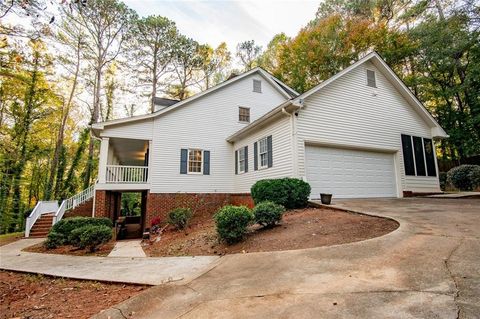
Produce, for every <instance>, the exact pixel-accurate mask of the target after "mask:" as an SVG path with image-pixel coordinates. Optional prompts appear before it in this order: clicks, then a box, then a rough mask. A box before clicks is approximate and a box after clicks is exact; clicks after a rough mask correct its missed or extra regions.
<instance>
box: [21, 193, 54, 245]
mask: <svg viewBox="0 0 480 319" xmlns="http://www.w3.org/2000/svg"><path fill="white" fill-rule="evenodd" d="M56 211H58V202H57V201H38V202H37V205H35V208H33V210H32V212H31V213H30V215H29V216H28V217H27V220H26V221H25V237H29V236H30V230H31V229H32V227H33V225H34V224H35V222H36V221H37V219H38V218H40V216H42V215H43V214H47V213H53V212H56Z"/></svg>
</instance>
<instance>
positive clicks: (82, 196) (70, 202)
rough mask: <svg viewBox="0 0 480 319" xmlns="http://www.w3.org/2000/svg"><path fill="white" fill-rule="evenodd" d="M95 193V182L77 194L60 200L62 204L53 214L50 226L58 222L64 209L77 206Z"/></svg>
mask: <svg viewBox="0 0 480 319" xmlns="http://www.w3.org/2000/svg"><path fill="white" fill-rule="evenodd" d="M94 194H95V184H92V185H90V186H89V187H88V188H86V189H84V190H83V191H81V192H80V193H78V194H75V195H73V196H72V197H70V198H67V199H65V200H64V201H62V204H61V205H60V207H59V208H58V210H57V211H56V213H55V216H54V217H53V219H52V226H53V225H55V224H56V223H58V222H59V221H60V220H61V219H62V218H63V215H64V214H65V212H66V211H68V210H70V209H73V208H75V207H77V206H78V205H81V204H83V203H85V202H86V201H88V200H89V199H91V198H92V197H93V196H94Z"/></svg>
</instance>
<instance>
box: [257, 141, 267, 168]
mask: <svg viewBox="0 0 480 319" xmlns="http://www.w3.org/2000/svg"><path fill="white" fill-rule="evenodd" d="M258 151H259V152H258V156H259V162H260V168H264V167H267V166H268V144H267V138H266V137H265V138H262V139H261V140H260V141H258Z"/></svg>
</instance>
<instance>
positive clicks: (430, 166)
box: [423, 138, 437, 176]
mask: <svg viewBox="0 0 480 319" xmlns="http://www.w3.org/2000/svg"><path fill="white" fill-rule="evenodd" d="M423 147H424V148H425V160H426V162H427V174H428V176H437V169H436V168H435V155H434V154H433V152H435V150H434V149H433V144H432V140H431V139H429V138H424V139H423Z"/></svg>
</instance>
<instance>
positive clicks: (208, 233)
mask: <svg viewBox="0 0 480 319" xmlns="http://www.w3.org/2000/svg"><path fill="white" fill-rule="evenodd" d="M398 226H399V224H398V223H397V222H396V221H393V220H391V219H386V218H380V217H373V216H367V215H362V214H355V213H349V212H343V211H339V210H333V209H328V208H306V209H300V210H291V211H288V212H287V213H285V214H284V216H283V220H282V222H281V224H280V225H278V226H275V227H273V228H270V229H264V228H261V227H260V226H252V227H250V229H249V233H248V235H247V236H246V238H245V239H244V240H243V241H242V242H240V243H237V244H234V245H230V246H228V245H226V244H223V243H220V242H219V240H218V238H217V235H216V231H215V224H214V222H213V220H212V219H211V217H210V218H205V219H204V220H200V221H198V220H197V221H196V222H194V223H193V224H192V225H191V226H189V227H188V228H187V229H186V230H185V231H176V230H174V229H172V228H168V229H167V230H166V231H165V232H164V233H163V234H162V235H161V236H160V240H158V241H155V240H151V241H150V242H147V243H145V244H144V247H143V248H144V250H145V252H146V254H147V255H148V256H152V257H160V256H185V255H224V254H234V253H249V252H262V251H279V250H290V249H302V248H313V247H320V246H330V245H337V244H344V243H351V242H355V241H361V240H365V239H369V238H374V237H378V236H382V235H384V234H387V233H389V232H391V231H393V230H395V229H397V228H398Z"/></svg>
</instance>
